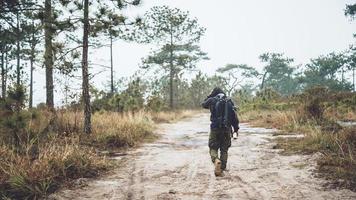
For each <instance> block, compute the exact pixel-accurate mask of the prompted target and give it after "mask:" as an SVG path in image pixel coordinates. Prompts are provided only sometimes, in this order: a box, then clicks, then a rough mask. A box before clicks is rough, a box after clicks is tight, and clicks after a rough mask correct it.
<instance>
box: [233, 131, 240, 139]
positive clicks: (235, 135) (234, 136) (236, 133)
mask: <svg viewBox="0 0 356 200" xmlns="http://www.w3.org/2000/svg"><path fill="white" fill-rule="evenodd" d="M238 135H239V133H238V132H237V131H235V132H234V133H232V138H234V140H236V139H237V136H238Z"/></svg>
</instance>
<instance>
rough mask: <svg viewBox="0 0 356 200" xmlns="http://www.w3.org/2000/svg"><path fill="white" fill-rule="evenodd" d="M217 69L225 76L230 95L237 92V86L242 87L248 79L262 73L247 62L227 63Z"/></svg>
mask: <svg viewBox="0 0 356 200" xmlns="http://www.w3.org/2000/svg"><path fill="white" fill-rule="evenodd" d="M216 71H217V72H218V73H220V74H222V76H223V77H224V80H225V87H226V88H227V91H226V92H227V94H228V95H231V94H232V93H233V92H236V91H237V87H238V86H240V87H241V86H242V85H243V84H244V83H245V81H246V80H251V79H252V78H257V77H258V76H259V75H260V74H259V73H258V71H257V70H256V69H255V68H253V67H250V66H248V65H245V64H241V65H235V64H227V65H226V66H225V67H221V68H218V69H217V70H216Z"/></svg>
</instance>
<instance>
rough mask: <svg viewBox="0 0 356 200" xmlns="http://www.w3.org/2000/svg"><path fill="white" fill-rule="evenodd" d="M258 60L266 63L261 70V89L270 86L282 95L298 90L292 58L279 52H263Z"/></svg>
mask: <svg viewBox="0 0 356 200" xmlns="http://www.w3.org/2000/svg"><path fill="white" fill-rule="evenodd" d="M260 60H261V61H262V62H263V63H266V64H267V65H266V66H265V67H264V69H263V72H262V75H263V77H262V83H261V89H264V88H265V87H271V88H273V89H274V90H276V91H277V92H278V93H280V94H282V95H284V96H288V95H291V94H293V93H296V92H297V91H298V90H299V88H298V84H297V79H296V75H295V68H294V67H293V66H291V64H292V62H293V59H291V58H288V57H285V56H284V55H283V54H280V53H265V54H262V55H261V56H260Z"/></svg>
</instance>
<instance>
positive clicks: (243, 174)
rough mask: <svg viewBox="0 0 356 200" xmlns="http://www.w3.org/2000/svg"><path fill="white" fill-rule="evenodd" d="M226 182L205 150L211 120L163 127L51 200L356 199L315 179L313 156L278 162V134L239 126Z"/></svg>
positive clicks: (281, 158) (199, 118)
mask: <svg viewBox="0 0 356 200" xmlns="http://www.w3.org/2000/svg"><path fill="white" fill-rule="evenodd" d="M240 126H241V129H240V135H239V138H238V140H234V141H232V147H231V148H230V149H229V160H228V165H227V169H228V171H227V172H225V176H224V177H218V178H217V177H215V176H214V173H213V165H212V163H211V161H210V158H209V154H208V147H207V140H208V131H209V116H208V115H207V114H200V115H198V116H196V117H194V118H190V119H185V120H183V121H181V122H178V123H175V124H162V125H161V126H160V129H159V133H160V134H162V138H161V139H159V140H158V141H156V142H154V143H151V144H145V145H143V146H142V147H140V148H138V149H136V150H134V151H132V152H130V153H128V155H126V156H123V157H118V158H116V159H117V160H118V162H119V163H120V165H121V167H118V168H117V169H115V170H114V171H113V172H112V173H110V175H107V176H104V177H101V178H100V179H96V180H86V181H83V183H81V186H80V187H79V186H78V187H76V188H74V189H71V190H69V189H67V190H62V191H60V192H58V193H56V194H55V195H52V196H51V197H50V199H58V200H61V199H189V200H191V199H356V193H353V192H351V191H349V190H328V189H325V188H324V187H323V186H322V185H323V184H325V180H322V179H318V178H315V177H314V176H313V170H314V167H315V166H314V164H315V158H313V156H302V155H293V156H282V155H280V154H279V153H278V151H280V150H276V149H273V146H274V144H273V142H271V140H270V139H271V138H273V136H272V134H273V132H275V131H276V130H272V129H263V128H252V127H250V126H249V125H248V124H241V125H240Z"/></svg>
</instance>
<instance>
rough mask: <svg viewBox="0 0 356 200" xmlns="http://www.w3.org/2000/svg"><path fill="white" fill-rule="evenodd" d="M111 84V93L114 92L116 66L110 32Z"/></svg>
mask: <svg viewBox="0 0 356 200" xmlns="http://www.w3.org/2000/svg"><path fill="white" fill-rule="evenodd" d="M110 64H111V65H110V81H111V82H110V84H111V85H110V86H111V94H114V90H115V89H114V66H113V59H112V35H111V33H110Z"/></svg>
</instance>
